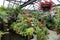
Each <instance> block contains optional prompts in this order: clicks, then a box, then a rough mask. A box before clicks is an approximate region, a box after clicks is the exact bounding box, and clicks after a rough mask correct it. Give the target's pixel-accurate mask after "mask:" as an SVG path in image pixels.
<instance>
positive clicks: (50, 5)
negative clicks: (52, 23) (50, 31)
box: [39, 0, 55, 11]
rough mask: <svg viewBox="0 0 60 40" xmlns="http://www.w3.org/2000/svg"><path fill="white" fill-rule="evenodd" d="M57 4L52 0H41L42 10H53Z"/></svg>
mask: <svg viewBox="0 0 60 40" xmlns="http://www.w3.org/2000/svg"><path fill="white" fill-rule="evenodd" d="M54 5H55V4H54V3H53V2H52V1H51V0H50V1H48V0H45V1H44V2H39V10H40V11H41V10H42V11H50V10H52V8H53V6H54Z"/></svg>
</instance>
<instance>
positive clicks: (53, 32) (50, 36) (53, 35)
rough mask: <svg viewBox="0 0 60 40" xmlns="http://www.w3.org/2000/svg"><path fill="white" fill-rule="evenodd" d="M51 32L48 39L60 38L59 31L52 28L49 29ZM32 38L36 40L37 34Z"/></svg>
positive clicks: (55, 39)
mask: <svg viewBox="0 0 60 40" xmlns="http://www.w3.org/2000/svg"><path fill="white" fill-rule="evenodd" d="M48 32H49V35H48V37H49V39H48V40H60V37H59V36H60V35H57V33H56V32H55V31H51V30H48ZM32 40H36V35H34V39H32Z"/></svg>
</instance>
